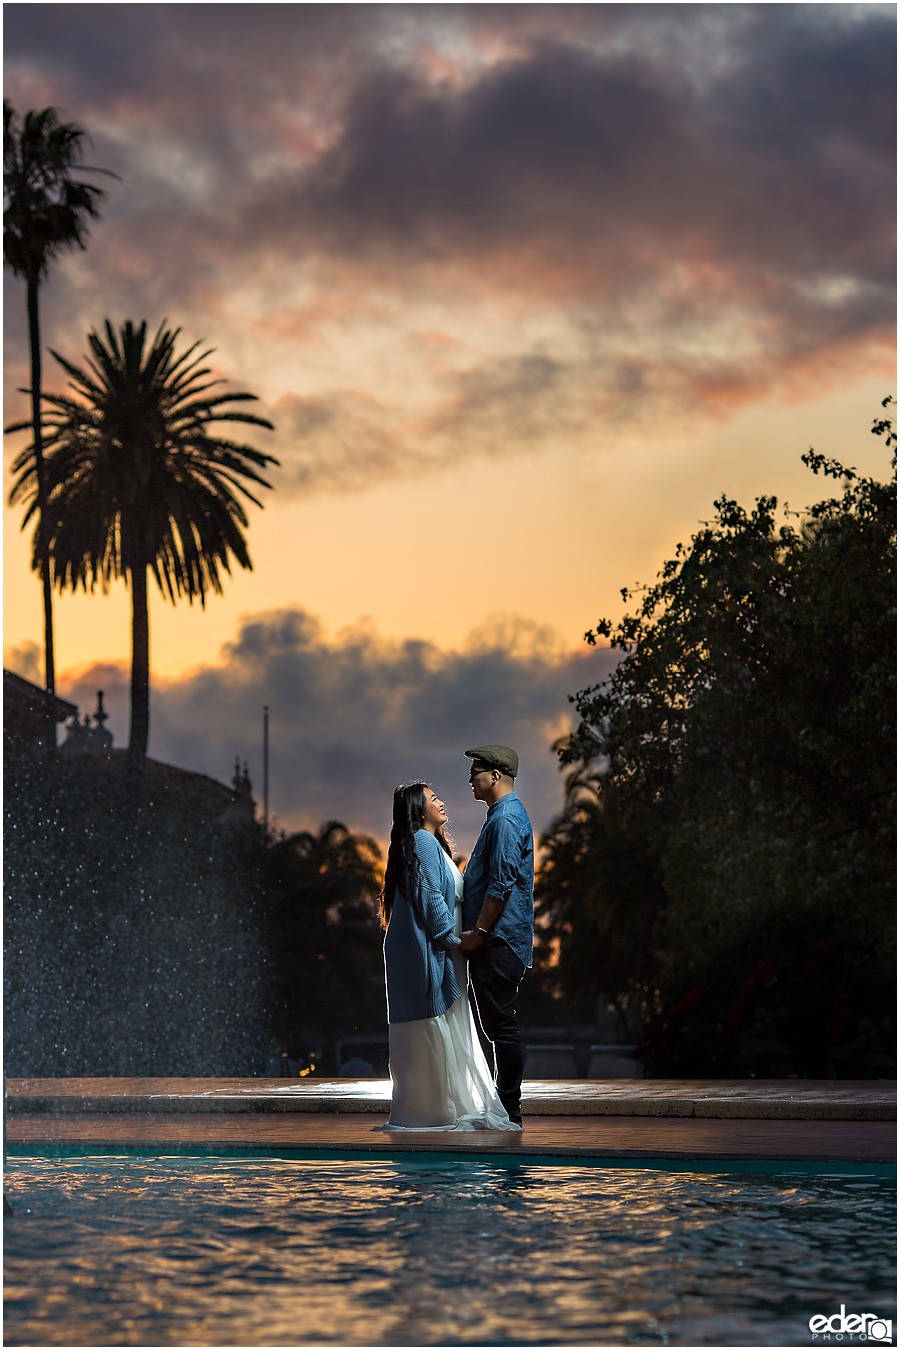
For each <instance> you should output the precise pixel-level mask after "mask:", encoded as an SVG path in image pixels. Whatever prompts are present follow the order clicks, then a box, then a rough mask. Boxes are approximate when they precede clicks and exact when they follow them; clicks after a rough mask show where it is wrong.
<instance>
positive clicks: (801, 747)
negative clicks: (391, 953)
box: [537, 400, 896, 1077]
mask: <svg viewBox="0 0 900 1350" xmlns="http://www.w3.org/2000/svg"><path fill="white" fill-rule="evenodd" d="M888 402H890V400H885V403H886V404H887V403H888ZM872 430H873V432H874V433H876V434H877V435H880V436H882V437H884V438H885V439H886V441H887V443H888V445H889V446H894V445H895V444H896V438H895V436H894V433H893V427H892V423H891V421H890V419H889V418H888V417H886V416H885V417H879V418H878V419H877V420H876V422H875V425H874V426H873V428H872ZM803 460H804V463H805V464H806V465H807V466H808V467H809V468H810V469H811V470H812V472H813V473H814V474H817V475H823V476H824V477H825V478H832V479H834V480H836V481H837V482H840V483H841V484H842V487H841V489H840V490H839V491H838V492H837V494H836V495H832V496H828V497H826V498H824V499H823V500H821V501H819V502H817V503H816V504H815V505H814V506H812V507H810V508H809V509H808V510H807V511H806V512H805V514H804V515H803V516H802V517H799V516H797V515H796V514H795V513H791V512H788V511H787V510H786V509H785V512H784V518H783V520H779V518H778V515H777V502H776V500H775V498H773V497H760V498H759V499H758V500H757V502H756V504H755V507H754V508H753V509H752V510H751V511H749V512H748V511H745V510H744V509H743V508H742V507H741V506H739V505H738V503H737V502H735V501H732V500H729V499H728V498H724V497H723V498H721V499H720V500H719V501H717V502H716V504H715V507H716V514H715V517H714V519H713V520H712V521H711V522H710V523H708V524H706V525H704V526H703V528H702V529H701V530H700V531H698V533H697V534H695V535H694V537H693V538H692V540H691V542H690V544H689V545H687V546H684V547H683V546H681V545H679V547H678V548H677V550H676V554H675V557H674V558H673V559H671V560H670V561H668V562H666V563H665V564H664V566H663V568H662V570H661V571H660V573H659V575H658V577H657V579H656V582H655V583H654V584H653V585H651V586H648V587H647V588H646V589H644V590H643V591H641V592H638V593H637V594H638V598H639V602H640V603H639V605H638V607H637V609H636V611H635V612H633V613H631V614H628V615H627V616H626V617H625V618H623V619H622V620H621V622H620V623H618V624H612V623H610V622H609V621H607V620H601V621H600V622H599V623H598V624H597V625H596V627H595V628H594V629H592V630H591V631H590V632H589V633H587V634H586V639H587V641H588V642H589V643H591V644H593V643H596V642H597V641H598V640H599V639H601V638H606V639H608V640H609V642H610V645H611V646H612V647H613V648H614V649H615V650H617V651H619V652H621V654H622V657H621V660H620V662H619V664H618V665H617V666H616V668H615V670H614V671H613V673H612V674H611V675H610V676H609V677H608V678H607V679H606V680H605V681H604V683H603V684H601V685H598V686H595V687H592V688H589V689H585V690H582V691H581V692H580V693H579V694H578V695H577V696H575V698H574V702H575V705H576V707H577V710H578V713H579V715H580V719H581V720H580V724H579V726H578V728H577V730H576V731H575V733H574V735H573V736H572V737H571V738H569V739H568V740H567V741H566V742H565V743H564V744H563V745H562V746H561V747H560V750H561V758H562V761H563V762H564V763H568V764H571V765H576V766H578V767H577V769H576V771H575V772H574V773H572V775H571V776H570V778H569V780H568V790H567V798H566V804H565V808H564V810H563V812H562V813H561V815H560V816H559V817H558V818H557V820H556V821H555V822H554V823H553V825H552V826H551V828H550V829H549V831H548V832H547V834H546V835H545V837H544V840H543V844H544V849H545V862H544V865H543V868H542V870H541V872H540V875H539V878H538V886H537V907H538V912H539V914H540V915H541V917H542V920H543V922H544V923H545V924H546V928H545V929H544V930H543V933H544V939H545V944H555V946H556V949H557V950H558V957H559V960H558V965H557V966H556V967H555V974H556V978H557V980H558V984H559V987H560V990H561V992H563V993H565V994H566V995H568V996H569V997H589V996H596V995H597V994H598V993H600V992H601V991H602V992H604V993H606V994H607V995H609V996H610V997H611V998H612V999H613V1001H614V1002H615V1005H616V1006H617V1008H618V1010H619V1012H620V1014H621V1018H622V1022H623V1026H627V1027H629V1028H630V1031H631V1034H632V1035H634V1036H635V1037H636V1039H638V1040H642V1041H643V1045H642V1046H641V1054H642V1056H643V1058H644V1060H645V1063H646V1065H647V1067H648V1069H649V1070H650V1071H651V1072H659V1073H668V1074H671V1073H684V1074H691V1075H697V1074H702V1075H706V1074H716V1075H718V1074H726V1075H735V1074H736V1075H738V1076H742V1075H744V1074H762V1075H770V1076H783V1075H785V1074H790V1073H797V1074H800V1075H804V1076H819V1075H822V1074H833V1073H837V1074H839V1075H843V1076H855V1077H860V1076H870V1077H879V1076H886V1075H887V1076H891V1075H892V1074H893V1072H894V1068H893V1065H894V1055H893V1048H894V1021H893V1017H894V1007H895V1004H894V969H895V953H896V947H895V927H894V902H895V840H896V833H895V810H896V795H895V736H896V681H895V669H896V666H895V662H896V629H895V624H896V608H895V605H896V589H895V587H896V576H895V574H896V475H895V474H894V475H893V476H892V478H891V480H890V481H889V482H879V481H876V480H875V479H872V478H867V477H865V476H862V475H859V474H857V473H856V472H855V470H853V469H852V468H845V467H844V466H842V465H841V464H839V463H837V462H835V461H833V460H830V459H827V458H825V457H824V456H822V455H819V454H816V453H815V452H812V451H811V452H810V453H809V454H807V455H804V456H803ZM893 464H894V467H895V466H896V459H895V458H894V460H893ZM623 597H624V598H625V599H626V600H629V599H634V598H636V597H635V593H634V592H628V591H625V592H623Z"/></svg>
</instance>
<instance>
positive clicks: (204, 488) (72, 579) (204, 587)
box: [8, 319, 278, 759]
mask: <svg viewBox="0 0 900 1350" xmlns="http://www.w3.org/2000/svg"><path fill="white" fill-rule="evenodd" d="M180 331H181V330H180V329H175V330H174V331H173V330H171V329H167V328H166V327H165V323H163V324H162V325H160V328H159V330H158V332H157V334H156V336H155V337H154V338H153V340H152V342H151V343H150V345H149V349H147V350H145V348H146V347H147V325H146V323H142V324H141V325H140V326H139V327H136V326H135V325H134V324H133V323H132V322H131V321H130V320H129V321H128V322H126V323H123V324H122V327H121V331H120V332H119V333H118V334H116V333H115V332H114V331H113V328H112V325H111V324H110V322H109V320H108V319H107V320H106V324H105V338H104V337H103V336H101V335H100V334H98V333H97V332H96V331H92V332H91V333H90V334H89V335H88V345H89V347H90V352H91V356H90V357H89V358H88V360H87V362H86V368H80V367H78V366H75V365H72V364H71V363H70V362H69V361H67V360H66V359H65V358H64V357H62V356H59V355H58V354H57V353H56V352H53V356H54V358H55V360H57V361H58V362H59V364H60V365H61V366H62V367H63V369H64V370H65V371H66V372H67V373H68V375H69V385H70V388H71V389H72V391H73V392H74V394H75V397H62V396H56V395H50V394H45V395H44V404H45V406H46V408H47V412H46V413H45V422H46V425H47V440H46V449H47V460H46V476H47V541H48V545H49V552H50V558H51V564H52V574H53V582H54V584H55V585H56V586H58V587H59V588H60V590H65V589H66V588H70V589H72V590H75V589H77V587H78V586H81V587H83V588H84V589H85V590H87V589H89V588H90V589H91V590H93V589H94V587H95V586H96V584H97V582H98V581H100V583H101V586H102V589H103V590H106V589H107V588H108V586H109V583H110V581H111V580H112V579H114V578H117V577H124V578H125V579H126V582H127V584H128V585H130V587H131V604H132V661H131V733H130V738H129V750H130V752H131V755H132V758H133V759H140V758H142V757H143V756H145V755H146V753H147V736H148V732H149V724H150V715H149V696H150V627H149V617H148V611H147V573H148V571H149V572H152V574H153V579H154V580H155V582H156V584H157V586H158V587H159V589H160V591H161V592H162V593H163V595H167V596H168V598H169V599H170V600H171V601H172V603H173V604H174V603H175V600H176V597H177V596H181V595H185V596H187V598H188V600H189V601H193V600H194V599H195V598H199V600H200V604H201V605H203V604H205V601H206V593H207V591H208V590H210V589H211V590H213V591H215V592H217V593H221V591H222V577H221V572H220V569H224V571H225V572H226V573H228V574H230V572H231V567H230V563H229V558H230V556H233V557H234V558H235V559H236V560H237V561H238V562H239V563H240V565H241V567H245V568H251V567H252V565H253V564H252V563H251V561H250V555H249V553H248V552H247V544H246V540H245V539H244V535H243V533H242V527H243V526H246V525H247V523H248V522H247V515H246V512H245V511H244V507H243V505H242V503H241V501H240V498H239V496H238V495H237V494H238V493H239V494H241V495H242V496H243V497H246V498H248V499H249V500H250V501H252V502H253V503H254V504H255V505H256V506H261V505H262V503H261V502H259V501H258V500H257V498H256V497H254V496H253V494H252V493H251V492H250V491H249V489H248V487H247V486H246V482H247V480H249V481H250V482H252V483H257V484H259V485H260V486H262V487H269V486H270V484H269V483H267V482H266V480H265V479H264V478H262V477H261V476H260V474H259V473H258V472H257V469H261V468H264V467H265V466H266V465H267V464H277V463H278V461H277V460H276V459H274V458H273V457H272V456H271V455H266V454H263V453H262V452H261V451H259V450H255V449H253V447H252V446H249V445H237V444H235V442H233V441H230V440H224V439H223V438H222V437H221V436H215V435H213V434H212V431H211V427H212V424H213V423H215V422H244V423H249V424H251V425H253V426H257V427H268V428H269V429H270V430H272V429H273V428H272V423H271V422H268V421H266V419H265V418H263V417H257V416H255V415H254V414H252V413H248V412H242V411H234V410H233V409H231V408H226V407H225V405H226V404H230V403H238V402H248V401H255V398H256V395H255V394H247V393H219V394H212V393H210V391H211V390H212V389H213V388H215V387H216V386H217V385H219V384H221V383H222V381H221V380H208V379H207V376H208V375H209V374H210V369H209V367H208V366H204V365H203V364H202V363H203V362H204V361H205V359H206V358H207V357H208V356H209V355H210V353H211V352H212V351H213V348H209V349H208V350H207V351H204V352H201V353H199V354H197V348H198V347H199V346H200V343H199V342H195V343H194V344H193V346H191V347H189V348H188V349H187V350H186V351H184V352H182V353H181V355H180V356H177V355H176V353H175V343H176V340H177V338H178V335H179V333H180ZM24 426H27V423H21V424H19V425H18V426H17V427H12V428H8V430H22V428H23V427H24ZM254 466H255V467H254ZM13 472H14V473H16V474H17V475H18V477H17V478H16V481H15V484H14V486H13V490H12V494H11V501H13V502H16V501H26V502H27V503H28V510H27V512H26V515H25V520H26V521H27V520H28V519H29V517H30V516H32V515H33V514H34V512H35V510H36V507H37V465H36V457H35V454H34V446H33V445H32V446H28V447H27V448H26V449H25V450H24V451H23V452H22V454H21V455H20V456H19V458H18V459H17V460H16V462H15V464H14V465H13ZM37 533H38V531H36V532H35V552H34V561H33V565H34V566H35V567H37V566H39V560H38V556H37Z"/></svg>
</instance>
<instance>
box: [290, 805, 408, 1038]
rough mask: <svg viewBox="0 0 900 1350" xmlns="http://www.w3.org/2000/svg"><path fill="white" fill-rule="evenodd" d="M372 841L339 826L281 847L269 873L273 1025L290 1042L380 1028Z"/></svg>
mask: <svg viewBox="0 0 900 1350" xmlns="http://www.w3.org/2000/svg"><path fill="white" fill-rule="evenodd" d="M383 870H384V867H383V859H382V855H381V850H380V849H379V847H378V845H377V843H376V842H375V840H374V839H371V838H369V837H368V836H367V835H362V834H353V833H351V832H350V831H349V830H348V829H347V827H346V826H345V825H342V824H341V823H340V822H339V821H329V822H328V823H327V824H325V825H323V826H322V828H321V829H320V830H319V831H318V832H317V833H313V832H311V831H306V830H304V831H301V832H300V833H297V834H292V835H289V836H288V837H287V838H285V839H282V840H280V841H279V842H277V843H276V844H275V845H274V846H273V847H272V849H271V850H270V852H269V857H268V860H267V868H266V887H265V889H266V897H267V898H266V904H267V906H268V909H267V918H266V929H267V932H268V935H269V945H270V949H271V953H272V955H271V960H272V962H273V964H274V967H275V971H276V981H277V988H276V990H275V991H274V1008H273V1026H274V1029H275V1032H276V1035H277V1036H279V1037H280V1038H281V1040H282V1041H283V1042H285V1043H286V1044H298V1043H299V1040H300V1039H302V1035H303V1031H304V1029H305V1030H306V1031H307V1034H316V1035H318V1036H320V1037H337V1036H340V1035H341V1034H343V1033H345V1032H347V1031H350V1030H353V1029H355V1028H356V1027H358V1026H359V1025H360V1024H361V1023H364V1024H366V1029H367V1030H371V1029H376V1030H380V1029H381V1024H382V1022H383V1021H384V1019H385V1001H384V972H383V965H382V956H381V939H382V934H381V929H380V926H379V923H378V894H379V891H380V890H381V882H382V873H383Z"/></svg>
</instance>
